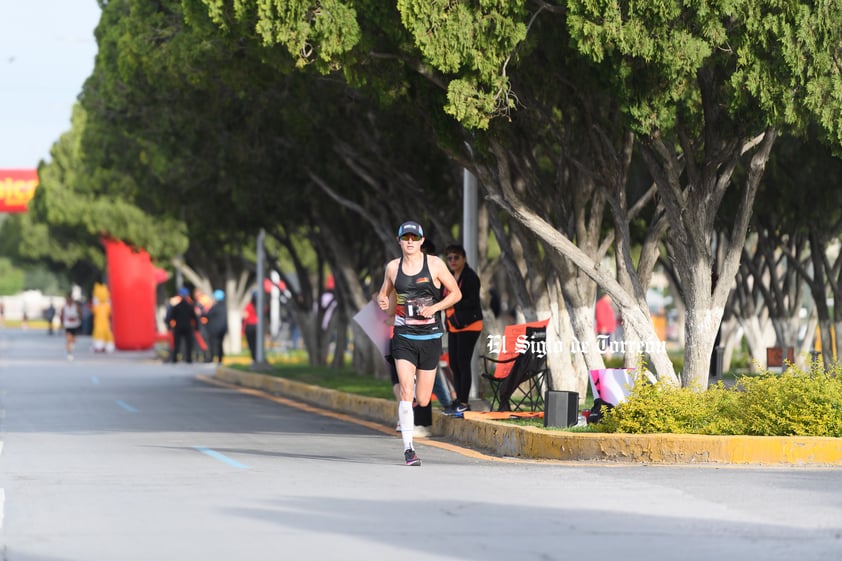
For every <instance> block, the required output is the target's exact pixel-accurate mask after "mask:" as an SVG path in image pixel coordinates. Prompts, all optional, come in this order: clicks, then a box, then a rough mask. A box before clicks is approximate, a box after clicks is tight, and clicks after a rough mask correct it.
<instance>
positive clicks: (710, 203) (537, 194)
mask: <svg viewBox="0 0 842 561" xmlns="http://www.w3.org/2000/svg"><path fill="white" fill-rule="evenodd" d="M102 8H103V16H102V20H101V22H100V25H99V27H98V28H97V39H98V42H99V54H98V56H97V61H96V66H95V70H94V73H93V75H92V76H91V77H90V78H89V79H88V81H87V82H86V84H85V87H84V90H83V92H82V94H81V96H80V105H79V108H78V110H77V112H76V114H75V115H74V121H73V128H72V130H71V131H69V132H68V133H67V134H66V135H65V136H64V137H62V139H61V140H60V141H59V142H58V143H57V144H56V146H55V147H54V150H53V154H52V155H53V159H52V161H51V162H50V163H49V164H47V165H45V166H43V167H42V169H41V170H40V171H41V187H40V188H39V189H38V193H37V194H36V198H35V201H34V205H33V207H34V212H33V214H32V217H31V218H28V219H24V220H21V222H20V223H19V225H20V227H21V228H26V229H27V233H26V235H25V236H24V238H26V239H27V240H32V241H33V242H32V244H31V246H26V247H25V248H22V250H21V254H26V255H29V256H30V257H34V258H50V259H58V257H57V256H62V258H64V265H66V266H69V265H71V264H73V263H80V262H87V263H91V264H92V267H93V268H94V269H95V268H96V266H98V265H99V264H100V261H101V257H100V256H98V255H96V253H97V243H96V238H97V236H98V235H99V234H100V233H102V232H108V233H109V234H110V235H113V236H115V237H119V238H122V239H126V240H129V241H131V242H133V243H136V244H138V245H141V246H143V247H146V248H147V249H148V250H150V251H151V252H152V253H153V255H154V256H156V257H157V258H159V259H169V258H172V257H173V256H177V255H182V254H183V256H184V257H183V262H184V263H189V264H190V269H189V270H190V271H192V274H195V280H196V282H208V283H209V284H210V285H213V286H221V285H224V286H225V288H226V290H227V292H228V293H229V294H237V295H238V297H239V299H240V300H241V302H240V303H242V301H244V299H245V298H246V297H247V296H248V293H249V282H247V279H245V277H244V276H243V272H244V271H248V270H249V269H250V263H251V259H250V258H251V254H252V251H253V240H254V238H255V235H256V233H257V231H258V230H259V229H265V230H266V232H267V234H268V236H269V239H270V240H271V243H270V244H268V245H269V246H270V247H269V249H270V253H271V254H272V255H273V256H274V258H275V259H276V260H277V261H278V263H279V265H278V266H279V270H286V271H292V270H294V271H295V275H294V276H295V278H294V279H293V278H289V279H288V280H289V281H290V282H288V284H289V285H291V286H292V287H294V288H296V291H295V298H294V301H295V306H296V310H297V312H298V318H299V323H300V324H301V325H302V327H303V332H304V335H305V340H307V341H309V343H308V348H309V349H310V350H311V354H312V356H314V357H315V360H320V357H323V356H325V355H324V349H325V348H326V336H325V335H324V334H323V333H322V332H321V330H320V329H319V325H320V322H321V313H320V311H319V307H318V302H319V300H318V294H319V292H320V290H321V287H322V286H323V276H324V274H325V271H327V270H330V271H332V272H333V274H334V276H335V279H336V287H337V296H338V299H339V302H340V310H341V311H342V313H340V314H338V316H337V317H338V319H337V326H336V327H337V329H338V330H339V331H338V332H339V333H344V332H346V331H347V329H344V327H345V326H346V325H347V323H348V319H347V318H348V317H350V315H351V314H352V313H353V312H354V311H355V310H356V309H358V308H359V307H361V306H362V305H363V304H364V303H365V302H366V301H367V300H368V298H369V297H370V295H371V292H372V290H373V288H374V287H376V286H377V285H378V284H379V282H380V275H381V274H382V265H383V263H384V262H385V260H386V259H387V258H388V257H390V256H392V255H394V254H395V253H396V251H397V246H396V244H395V243H394V232H393V230H394V226H395V225H396V224H398V223H399V222H401V221H402V220H404V219H406V218H415V219H418V220H420V221H422V222H424V223H425V225H427V227H428V229H429V230H430V231H431V232H432V236H433V238H434V240H436V241H441V242H442V243H447V242H449V241H450V239H451V238H453V237H456V235H457V233H458V232H457V231H456V230H455V225H456V224H458V213H459V209H460V206H459V200H460V198H459V190H458V188H457V186H458V185H459V184H460V175H461V169H462V168H465V169H468V170H470V171H471V172H472V173H473V174H474V175H475V176H477V177H478V178H479V180H480V184H481V188H482V192H483V194H484V201H483V205H482V209H481V215H480V216H481V219H480V224H481V232H483V233H484V232H490V235H489V236H488V237H487V238H486V237H482V236H481V247H480V260H479V263H477V264H475V265H476V266H477V268H478V270H479V271H480V272H481V273H482V275H483V280H484V281H485V285H486V286H489V285H490V281H491V279H492V278H496V279H499V278H501V277H504V278H505V282H506V284H507V288H508V292H509V294H510V298H511V301H512V303H513V304H515V305H516V306H517V308H518V309H519V310H520V311H521V312H522V313H523V315H524V317H525V319H527V320H529V319H536V318H538V317H539V316H540V317H541V318H543V317H546V316H547V315H551V316H552V322H551V337H555V338H557V339H560V340H561V341H562V345H563V346H564V347H565V348H570V345H569V344H568V343H569V342H571V341H572V340H573V339H574V338H575V339H577V340H578V341H580V342H582V343H584V344H585V348H586V349H587V351H586V352H583V353H572V354H568V353H559V354H554V355H552V356H551V366H552V367H553V372H554V384H555V386H556V387H572V388H577V389H580V390H583V389H584V388H583V386H584V383H585V382H584V380H585V376H584V373H586V372H587V370H588V369H590V368H598V367H601V366H602V356H601V355H600V353H599V352H598V351H597V344H596V341H595V339H594V333H593V312H592V304H593V301H594V295H595V291H596V287H597V286H600V287H602V288H603V289H604V290H606V291H607V292H608V293H609V294H610V295H611V297H612V299H613V300H614V302H615V303H616V304H617V306H618V307H619V309H620V312H621V314H622V316H623V320H624V327H625V334H626V338H627V340H632V341H639V342H647V341H653V340H655V338H656V334H655V331H654V328H653V326H652V322H651V318H650V316H649V310H648V306H647V303H646V289H647V287H648V286H649V281H650V279H651V275H652V273H653V271H654V268H655V267H656V265H657V264H658V263H661V265H662V266H663V267H664V268H665V269H666V270H667V271H668V272H669V273H670V276H671V279H672V282H673V286H674V288H675V291H676V294H677V296H678V297H679V300H680V302H681V304H682V307H683V309H684V311H685V323H684V330H683V331H684V351H685V361H684V372H683V376H682V377H681V379H680V382H681V383H682V384H684V385H694V386H697V387H706V385H707V379H708V365H709V357H710V355H711V351H712V348H713V345H714V340H715V338H716V335H717V332H718V330H719V327H720V325H721V323H722V320H723V318H724V319H725V320H726V326H727V325H731V324H736V323H737V322H741V323H742V325H743V327H744V328H745V330H746V333H747V334H748V335H749V337H748V339H749V343H750V344H751V345H753V346H755V348H760V346H761V345H764V346H765V344H768V342H767V341H764V340H762V339H761V338H760V337H759V334H760V333H762V331H763V326H762V325H761V323H760V322H761V321H762V320H764V319H765V318H768V320H769V321H770V322H772V323H773V324H774V326H775V329H776V331H777V335H778V340H779V342H780V343H785V344H791V341H792V340H793V333H792V326H793V325H795V322H796V320H797V314H798V312H799V310H800V307H801V306H800V303H801V300H800V299H801V297H802V294H801V292H802V291H801V290H800V287H801V286H803V283H804V282H805V280H806V282H807V284H808V286H809V287H810V290H811V292H812V296H813V299H814V300H815V301H816V313H817V316H816V317H817V319H818V321H819V323H820V324H821V325H822V327H823V329H824V331H823V332H826V333H830V327H831V325H832V324H834V323H836V324H837V325H839V324H842V316H839V315H837V316H831V310H830V309H828V308H827V307H826V306H825V305H824V304H825V302H826V296H827V294H828V293H829V292H832V293H834V294H835V293H836V292H838V291H839V290H840V287H842V282H840V265H839V262H838V261H837V262H833V261H831V260H830V259H829V258H828V257H827V255H828V251H827V250H828V247H829V246H830V245H831V244H832V242H834V241H835V239H836V237H837V234H838V231H839V215H838V210H837V209H838V208H839V205H838V204H834V203H838V202H839V201H838V197H839V195H838V191H837V190H835V189H834V188H833V187H834V185H833V182H834V180H835V178H836V176H837V175H838V171H839V170H838V162H837V160H836V159H835V158H834V157H833V150H835V149H836V148H837V147H838V146H839V143H840V139H842V130H841V129H842V127H840V124H842V119H840V107H842V106H840V104H839V102H838V99H839V95H838V94H839V92H840V86H839V69H838V68H837V65H836V63H835V62H834V60H835V59H834V53H835V51H836V49H835V45H838V44H839V39H840V37H842V35H840V31H841V30H840V28H839V26H840V22H842V18H840V17H839V16H840V15H842V14H840V13H839V11H840V6H839V5H838V3H837V2H830V1H829V2H807V1H783V2H781V1H771V0H764V1H760V2H757V1H753V0H751V1H750V0H732V1H729V2H722V3H701V4H699V3H698V2H682V1H675V0H673V1H668V0H653V1H652V2H646V3H631V4H628V5H626V4H624V3H619V4H618V3H616V2H613V1H608V0H590V1H587V2H586V1H576V0H572V1H567V2H563V3H561V2H551V1H544V0H519V1H518V0H515V1H507V2H488V1H480V0H475V1H468V0H466V1H461V2H439V1H430V0H399V1H398V2H396V3H394V4H389V3H384V2H379V1H378V2H374V1H356V2H342V1H340V0H330V1H325V0H322V1H320V2H310V1H306V0H291V1H288V2H286V3H284V6H283V9H281V7H280V4H278V3H277V2H274V1H273V0H251V1H245V0H233V1H232V0H182V1H177V0H159V1H154V2H153V1H151V0H110V1H108V2H103V3H102ZM779 137H781V138H782V140H780V141H778V138H779ZM773 148H774V151H773ZM770 164H771V169H770V170H769V171H768V172H767V171H766V168H767V167H770ZM754 210H756V212H753V211H754ZM24 223H26V224H24ZM749 232H751V235H749ZM489 240H491V241H489ZM39 248H40V249H39ZM497 249H499V252H497ZM606 256H611V257H612V258H613V260H614V264H615V266H613V267H606V266H604V263H605V258H606ZM281 263H282V264H283V265H284V266H281V265H280V264H281ZM781 274H783V275H785V276H783V277H782V276H780V275H781ZM787 275H788V276H787ZM717 279H718V281H717ZM735 287H736V289H735ZM759 308H760V309H759ZM726 310H727V313H726ZM834 313H835V310H834ZM751 318H759V319H751ZM752 322H755V323H752ZM755 339H756V340H755ZM355 348H356V349H357V350H358V352H359V353H363V349H364V346H363V345H356V346H355ZM825 348H830V339H827V346H826V347H825ZM368 352H371V351H368ZM357 358H358V360H359V361H360V362H359V365H365V364H366V363H367V364H368V365H374V364H376V363H377V361H376V360H372V357H371V356H370V355H369V356H363V354H360V355H359V356H358V357H357ZM628 360H629V361H634V360H636V357H633V356H629V357H628ZM650 365H651V367H652V368H653V369H654V370H655V371H656V373H657V375H658V376H659V377H660V378H661V379H663V380H666V381H668V382H671V383H679V377H678V376H677V374H676V372H675V371H674V369H673V366H672V363H671V362H670V361H669V359H668V357H667V356H666V355H662V354H658V353H653V354H652V355H651V356H650ZM363 367H364V366H363Z"/></svg>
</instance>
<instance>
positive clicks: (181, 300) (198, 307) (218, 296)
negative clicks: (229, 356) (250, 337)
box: [165, 287, 228, 364]
mask: <svg viewBox="0 0 842 561" xmlns="http://www.w3.org/2000/svg"><path fill="white" fill-rule="evenodd" d="M195 296H196V298H195V299H194V298H193V297H192V296H191V294H190V290H189V289H187V288H186V287H182V288H180V289H179V291H178V296H177V298H176V299H175V300H174V301H173V302H171V304H170V307H169V309H168V310H167V316H166V318H165V321H166V323H167V327H168V329H169V330H170V331H171V333H172V346H171V349H170V357H169V362H173V363H175V362H178V357H179V354H180V356H181V357H182V360H183V361H184V362H186V363H191V362H193V352H194V345H195V344H196V343H197V339H198V340H200V341H204V342H205V347H206V349H207V351H206V352H207V355H206V361H207V362H212V361H214V360H216V361H217V362H218V363H219V364H222V359H223V357H224V355H225V353H224V351H223V347H222V342H223V340H224V339H225V335H226V333H228V310H227V309H226V305H225V293H224V292H223V291H222V290H218V289H217V290H215V291H214V292H213V298H203V296H204V295H202V294H200V293H199V291H196V294H195ZM182 349H183V352H182ZM202 350H203V351H204V350H205V349H202Z"/></svg>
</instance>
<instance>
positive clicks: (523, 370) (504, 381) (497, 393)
mask: <svg viewBox="0 0 842 561" xmlns="http://www.w3.org/2000/svg"><path fill="white" fill-rule="evenodd" d="M548 323H549V319H546V320H543V321H536V322H531V323H522V324H515V325H507V326H506V328H505V329H504V330H503V337H502V339H501V341H500V342H501V344H500V348H499V350H500V352H499V353H498V355H497V357H495V358H492V357H490V356H486V355H481V357H480V358H482V360H483V372H482V373H481V375H482V377H483V378H485V379H486V380H488V383H489V385H490V387H491V392H492V397H491V410H492V411H494V410H497V411H520V410H521V409H523V408H524V406H527V405H528V407H529V409H530V411H536V410H540V409H543V406H544V397H543V387H544V382H545V379H546V377H547V374H548V373H549V368H548V367H547V354H546V340H547V324H548ZM518 389H520V395H519V396H515V391H516V390H518Z"/></svg>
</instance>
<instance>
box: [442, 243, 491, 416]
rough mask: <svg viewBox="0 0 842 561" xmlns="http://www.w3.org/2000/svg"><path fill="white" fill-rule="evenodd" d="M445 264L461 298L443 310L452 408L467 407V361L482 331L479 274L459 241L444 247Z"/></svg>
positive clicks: (462, 409) (469, 387) (467, 409)
mask: <svg viewBox="0 0 842 561" xmlns="http://www.w3.org/2000/svg"><path fill="white" fill-rule="evenodd" d="M444 254H445V256H446V257H447V266H448V268H449V269H450V272H451V273H453V276H454V277H455V278H456V282H457V284H458V285H459V290H461V292H462V299H461V300H460V301H459V302H457V303H456V304H455V305H453V306H452V307H450V308H448V309H447V310H446V311H445V318H446V324H447V353H448V357H449V361H450V369H451V370H452V371H453V385H454V387H455V389H456V401H455V402H454V403H453V406H452V409H453V411H447V413H450V414H453V413H454V412H455V413H457V414H458V413H464V412H465V411H470V410H471V406H470V405H469V402H468V396H469V394H470V393H471V384H472V379H471V361H472V360H473V356H474V347H475V346H476V344H477V340H478V339H479V335H480V332H481V331H482V304H481V302H480V297H479V290H480V280H479V276H478V275H477V274H476V273H475V272H474V270H473V269H471V268H470V267H469V266H468V262H467V259H466V256H465V248H464V247H462V246H461V245H449V246H447V248H446V249H445V250H444Z"/></svg>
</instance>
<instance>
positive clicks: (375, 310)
mask: <svg viewBox="0 0 842 561" xmlns="http://www.w3.org/2000/svg"><path fill="white" fill-rule="evenodd" d="M353 320H354V321H355V322H357V324H359V326H360V327H361V328H362V330H363V331H364V332H365V334H366V335H367V336H368V338H369V339H371V342H372V343H374V344H375V346H377V348H378V349H380V352H381V353H382V354H383V356H386V355H388V354H390V353H391V352H392V349H391V344H390V341H391V338H392V337H391V335H392V326H391V322H390V321H389V315H388V314H387V313H386V312H384V311H383V310H381V309H380V306H378V305H377V302H374V301H371V302H369V303H368V304H366V305H365V307H363V309H362V310H360V311H359V312H357V313H356V315H355V316H354V317H353Z"/></svg>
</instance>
